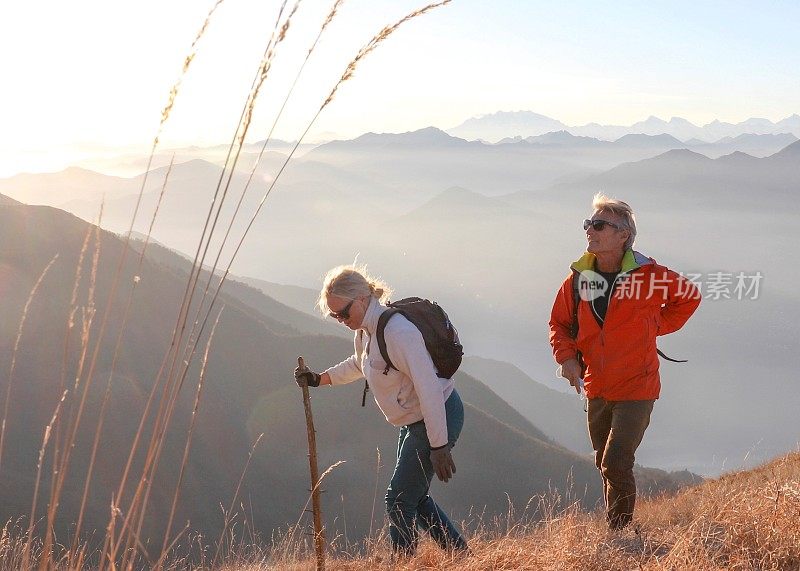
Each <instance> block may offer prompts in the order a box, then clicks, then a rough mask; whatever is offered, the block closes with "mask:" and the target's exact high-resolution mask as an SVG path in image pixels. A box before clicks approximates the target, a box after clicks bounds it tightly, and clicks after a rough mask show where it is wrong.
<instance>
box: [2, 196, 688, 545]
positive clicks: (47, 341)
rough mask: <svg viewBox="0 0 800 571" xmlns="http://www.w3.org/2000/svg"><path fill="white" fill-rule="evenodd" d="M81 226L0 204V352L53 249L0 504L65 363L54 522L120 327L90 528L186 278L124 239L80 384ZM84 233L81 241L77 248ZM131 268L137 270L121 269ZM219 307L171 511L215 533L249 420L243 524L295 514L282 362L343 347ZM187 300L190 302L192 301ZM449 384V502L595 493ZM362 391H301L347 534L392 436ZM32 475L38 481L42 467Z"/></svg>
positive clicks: (277, 521) (498, 404)
mask: <svg viewBox="0 0 800 571" xmlns="http://www.w3.org/2000/svg"><path fill="white" fill-rule="evenodd" d="M90 230H91V227H90V226H89V225H88V224H86V223H85V222H83V221H81V220H79V219H78V218H76V217H74V216H71V215H69V214H66V213H64V212H62V211H59V210H56V209H53V208H49V207H31V206H24V205H5V206H2V207H0V242H2V243H3V244H4V247H3V249H2V250H0V255H1V256H2V257H1V258H0V269H1V270H2V276H3V282H2V283H3V284H4V292H3V296H2V298H0V305H1V306H2V312H0V315H1V316H2V317H1V318H0V332H2V336H0V352H2V354H4V355H6V356H7V358H8V357H10V355H11V352H12V349H13V345H14V339H15V332H16V330H17V327H18V324H19V320H20V316H21V312H22V308H23V306H24V305H25V301H26V298H27V297H28V294H29V292H30V291H31V287H32V285H33V283H34V282H35V281H36V279H37V277H38V276H39V275H40V273H41V271H42V269H43V268H44V267H45V266H46V265H47V264H48V262H49V261H50V260H51V259H52V258H53V255H54V254H56V253H58V254H59V257H58V258H57V260H56V261H55V262H54V263H53V265H52V267H51V269H50V271H49V272H48V274H47V275H46V277H45V279H44V280H43V281H42V283H41V286H40V289H39V291H38V292H37V294H36V296H35V297H34V298H33V299H32V302H31V304H30V308H29V311H28V314H27V319H26V321H25V328H24V331H23V336H22V339H21V344H20V347H19V350H18V351H17V353H16V370H15V376H14V384H13V386H12V390H11V399H12V400H11V404H12V406H11V410H12V414H11V415H10V416H9V419H8V424H7V430H8V433H7V441H6V448H5V451H4V461H3V464H2V467H3V473H2V474H0V477H2V478H3V481H4V482H6V485H4V486H3V487H2V488H1V489H0V494H1V495H2V497H0V505H2V513H0V517H2V518H4V519H5V520H8V519H13V518H16V517H17V516H20V515H25V514H27V510H29V509H30V498H31V493H32V485H33V481H34V475H35V474H34V471H35V458H36V451H37V450H38V448H39V446H40V444H41V441H40V440H41V434H42V431H43V429H44V426H46V425H47V423H48V421H49V419H50V417H51V416H52V414H53V410H54V408H55V405H56V403H57V401H58V399H59V398H60V396H61V394H62V388H61V387H62V383H63V382H65V381H67V380H69V383H68V385H67V386H71V384H72V382H73V381H72V379H75V378H76V377H77V378H79V381H78V384H77V387H76V389H77V390H76V394H80V393H81V392H82V391H83V390H84V387H86V391H87V392H86V394H87V404H86V415H87V416H86V418H85V419H84V421H83V423H82V425H81V429H80V430H79V432H78V441H77V444H76V446H75V449H74V452H73V454H74V457H73V461H72V464H71V470H70V472H69V474H68V480H67V488H66V491H65V493H64V496H63V497H62V502H61V507H60V510H61V511H60V514H61V515H60V517H59V519H58V528H59V530H60V533H62V534H65V533H66V530H67V529H68V528H69V526H70V523H71V522H72V521H73V518H74V517H75V514H76V509H77V503H78V501H79V499H80V492H81V490H82V484H83V482H84V480H85V474H86V467H87V458H88V456H87V455H88V454H89V452H90V443H91V438H92V435H93V432H94V427H95V422H96V419H97V411H98V410H99V406H100V401H101V400H102V396H103V394H104V391H105V386H106V382H107V380H108V378H109V373H110V366H111V357H112V351H113V345H114V343H113V340H115V339H116V338H117V336H118V335H119V334H120V333H122V336H121V340H122V351H121V353H120V354H119V357H118V361H117V364H116V369H115V372H114V376H113V379H112V382H111V390H112V398H111V401H110V403H109V411H108V417H107V421H106V425H105V428H104V431H103V433H102V438H101V441H100V450H99V455H98V461H97V462H98V464H97V468H96V475H95V478H94V480H93V486H92V488H91V494H90V503H89V507H88V510H87V520H86V526H87V528H86V529H88V530H91V529H100V528H103V527H104V526H105V521H106V519H107V515H108V506H109V502H110V501H111V494H112V490H113V489H114V488H115V486H116V485H117V483H118V481H119V477H120V473H121V469H122V467H123V466H124V464H125V459H126V456H127V452H128V450H129V446H130V442H131V439H132V436H133V433H134V432H135V430H136V426H137V424H138V422H139V418H140V416H141V414H142V411H143V407H144V404H145V401H146V398H147V394H148V392H149V391H150V390H151V387H152V386H153V383H154V380H155V379H156V378H157V371H158V369H159V363H160V362H161V360H162V358H163V356H164V354H165V351H166V350H167V348H168V347H169V342H170V335H171V332H172V331H173V327H174V324H175V318H176V316H177V312H178V308H179V306H180V303H179V302H180V300H181V297H182V295H183V291H184V287H185V285H184V279H183V278H182V277H181V276H180V275H179V272H176V271H175V270H174V269H172V268H171V267H168V266H169V264H167V265H165V264H161V263H155V262H153V261H151V259H149V258H145V259H144V261H143V264H142V266H141V268H139V267H138V260H137V256H136V255H135V253H134V252H131V253H129V255H128V256H127V261H126V262H125V264H124V265H123V266H122V271H121V287H120V290H119V293H118V296H117V298H116V299H115V300H114V301H113V303H112V304H111V313H110V314H109V317H108V326H107V331H106V337H105V339H104V341H103V343H102V344H101V345H100V346H99V353H98V355H99V361H98V364H97V368H96V369H95V371H94V377H93V383H92V384H91V385H87V384H86V379H85V378H84V377H80V375H78V374H77V369H76V367H77V357H76V356H75V355H74V350H75V348H76V347H77V346H78V345H79V341H78V339H77V338H76V334H75V333H74V332H73V334H72V336H71V341H70V342H69V344H68V348H69V349H71V350H69V351H68V353H67V354H68V358H67V361H66V362H64V361H63V355H64V350H65V349H64V347H65V332H66V324H67V322H68V316H69V314H70V312H71V310H72V306H71V302H70V300H71V292H72V290H73V282H74V280H75V272H76V268H77V265H78V257H79V254H80V250H81V244H82V242H83V240H84V236H86V234H87V232H89V231H90ZM99 240H100V241H99V248H100V250H99V252H100V258H99V265H98V267H97V271H96V283H95V287H93V288H91V291H93V292H94V294H95V300H94V307H97V308H98V310H99V311H100V313H98V315H97V317H96V319H97V321H98V322H99V321H100V320H101V319H104V318H105V316H104V314H103V311H104V308H105V307H106V303H107V300H108V295H109V292H110V288H111V283H112V281H113V278H114V275H115V272H116V267H117V264H118V260H119V259H120V256H121V255H122V253H123V242H122V241H121V240H120V239H119V238H118V237H116V236H114V235H113V234H110V233H107V232H103V231H101V232H100V234H99ZM94 248H95V246H94V245H93V242H90V247H89V254H88V255H87V259H88V258H91V254H92V252H93V250H94ZM90 273H91V272H90V271H89V269H88V268H86V267H84V271H83V273H82V275H81V277H80V287H79V288H78V290H77V293H78V297H77V300H78V301H77V305H78V315H79V316H80V315H85V312H83V310H81V307H83V306H86V305H87V295H88V294H89V291H90V287H89V285H90V284H89V276H90ZM134 276H138V279H137V280H134V279H133V277H134ZM134 284H136V285H135V287H136V289H135V292H134V295H133V306H132V308H131V312H130V318H129V321H128V324H127V327H126V329H125V330H124V332H120V325H121V315H122V314H123V312H124V309H125V304H126V301H127V299H128V294H129V292H130V289H131V288H132V287H134ZM223 306H224V311H223V312H222V315H221V319H220V322H219V326H218V328H217V330H216V334H215V337H214V339H213V343H212V349H211V353H210V357H209V361H208V364H207V370H206V383H205V386H204V389H203V390H204V392H203V399H202V401H201V406H200V411H199V416H198V420H197V426H196V430H195V435H194V440H193V447H192V453H191V455H190V461H189V465H188V467H187V473H186V476H185V480H184V486H183V488H182V493H181V498H182V501H181V504H180V510H179V513H178V515H177V518H178V521H190V522H191V526H192V528H193V529H194V530H197V531H201V532H204V533H205V534H206V535H207V536H211V537H215V536H216V532H218V530H219V528H220V525H221V516H220V514H219V511H218V505H219V504H220V503H223V504H226V503H227V501H229V499H230V497H231V494H232V493H233V489H234V488H235V486H236V482H237V481H238V478H239V476H240V472H241V469H242V466H243V465H244V463H245V460H246V457H247V451H248V448H249V446H250V445H251V444H252V442H253V441H254V440H255V438H256V436H257V435H258V434H260V433H264V439H263V441H262V443H261V445H260V447H259V448H258V449H257V450H256V453H255V455H254V457H253V462H252V464H251V466H250V468H249V471H248V473H247V477H246V479H245V487H244V490H243V491H242V496H241V497H243V498H248V502H250V504H251V505H252V507H251V508H250V511H251V512H252V516H253V518H254V525H255V526H256V528H257V529H259V530H261V531H262V532H265V533H270V532H271V530H274V529H276V528H279V527H281V526H283V525H286V524H288V523H293V522H294V521H295V520H296V518H297V516H298V514H299V513H300V510H301V509H302V507H303V505H304V504H305V501H306V496H307V491H306V490H307V459H306V452H305V448H306V434H305V421H304V417H303V413H302V401H301V398H300V392H299V390H298V389H297V387H296V386H295V385H294V382H293V380H292V376H291V370H292V368H293V366H294V363H295V362H296V357H297V355H298V354H303V355H304V356H305V357H306V362H307V363H308V364H309V365H310V366H312V367H315V368H318V369H321V368H323V367H325V366H327V365H329V364H333V363H335V362H338V361H339V360H340V359H341V358H342V357H344V356H346V355H347V354H349V353H350V352H351V351H352V342H351V341H350V340H347V339H340V338H337V337H331V336H323V335H298V334H293V333H292V331H291V329H290V328H288V329H287V326H286V325H283V328H281V325H282V324H281V323H280V322H278V321H276V320H275V319H274V317H273V316H272V315H268V314H266V313H261V311H266V309H265V308H264V307H260V308H257V309H254V307H252V306H249V305H247V304H245V303H242V302H241V301H240V300H238V299H236V297H235V296H232V295H230V294H228V293H223V296H222V297H221V303H220V305H219V308H222V307H223ZM190 315H194V311H193V310H192V311H190ZM190 323H191V322H190ZM78 324H80V318H78ZM89 333H90V337H89V338H90V343H91V346H92V347H93V346H94V343H96V335H97V333H98V331H97V329H96V325H95V328H93V329H91V330H90V332H89ZM207 334H208V332H207V331H206V333H205V335H204V337H203V338H201V339H200V344H201V347H202V346H204V345H205V341H206V339H205V337H206V336H207ZM62 363H63V367H64V369H63V371H64V374H63V376H62ZM197 381H198V363H197V362H195V363H194V365H193V366H192V367H191V369H190V370H189V375H188V377H187V380H186V384H185V388H184V390H183V391H182V392H181V393H180V397H179V401H178V406H177V409H176V412H175V415H174V418H173V420H172V423H171V425H170V430H169V431H168V436H167V441H166V445H165V450H164V456H163V459H162V462H161V464H160V469H159V473H158V474H157V476H156V478H155V480H154V482H155V487H154V491H153V495H152V503H151V508H150V510H149V512H148V513H149V517H148V519H147V522H146V526H145V532H144V537H147V536H150V537H153V536H158V533H159V530H160V529H161V527H162V526H163V525H164V522H165V519H166V514H167V511H168V509H169V505H170V500H171V494H172V490H173V486H174V483H175V481H176V476H177V469H178V467H179V464H180V462H179V458H180V454H181V452H182V449H183V441H184V439H185V434H186V428H187V426H188V421H189V415H190V412H191V408H192V401H193V398H194V386H196V384H197ZM8 382H9V380H8V378H7V377H3V378H2V384H0V393H2V394H5V392H6V390H8V384H7V383H8ZM458 383H459V384H458V386H459V388H460V389H461V390H462V391H463V394H464V400H465V401H466V402H467V403H468V413H467V415H468V416H467V424H466V428H465V430H464V433H463V435H462V438H461V441H460V442H459V445H458V447H457V448H456V451H455V457H456V462H457V463H458V466H459V471H458V476H457V477H456V479H455V480H454V481H453V483H451V484H448V485H447V486H441V485H437V486H435V487H434V488H435V489H434V493H435V494H436V495H437V496H438V497H440V498H442V501H443V503H444V504H445V505H447V506H448V508H449V509H451V511H452V512H453V513H454V514H456V516H457V517H460V516H464V515H466V513H467V512H468V510H469V509H470V508H471V507H476V508H478V509H481V508H482V507H484V506H485V507H486V510H487V514H498V515H500V514H503V513H505V511H506V509H507V502H508V501H509V499H510V500H512V501H513V502H515V503H516V504H519V505H524V503H525V502H526V500H527V499H528V498H529V497H530V496H531V495H532V494H534V493H538V492H543V491H545V490H546V489H548V487H549V486H556V487H560V486H562V485H563V486H565V485H566V483H567V481H568V480H569V479H571V480H572V481H573V482H574V486H575V488H576V489H579V490H581V491H582V492H583V490H586V493H585V497H583V501H584V502H585V504H586V505H593V504H594V503H595V501H596V500H597V499H598V498H599V495H600V485H599V478H598V477H597V475H596V473H595V469H594V466H593V465H592V463H591V462H590V461H589V459H588V458H586V457H580V456H577V455H575V454H573V453H571V452H569V451H567V450H566V449H564V448H562V447H560V446H558V445H556V444H553V443H551V442H549V441H546V440H545V439H544V438H543V437H542V435H541V433H540V432H539V431H538V429H536V428H535V427H533V426H532V425H531V424H530V423H529V422H528V421H526V420H525V419H524V418H523V417H522V415H520V414H519V413H518V412H516V411H515V410H514V409H512V408H511V407H510V406H508V405H507V404H506V403H505V402H504V401H503V400H502V399H500V398H499V397H497V396H496V395H494V394H493V393H491V392H490V391H488V390H487V389H486V388H485V387H484V386H483V385H482V384H481V383H479V382H477V381H475V380H474V379H471V378H469V377H468V376H467V375H465V374H459V381H458ZM71 394H72V393H70V395H69V397H68V398H67V400H66V402H65V404H64V407H65V414H67V415H68V414H69V411H70V410H73V407H74V406H75V401H74V397H72V396H71ZM360 396H361V384H360V383H354V384H353V385H351V386H349V387H344V388H339V389H337V390H330V389H319V390H316V391H314V392H313V399H314V413H315V421H316V423H317V429H318V434H317V444H318V449H319V456H320V463H321V466H322V467H323V468H324V467H326V466H328V465H330V464H332V463H334V462H336V461H338V460H345V461H346V464H344V465H343V466H341V467H339V468H337V469H336V470H335V471H334V472H333V473H332V474H331V475H330V476H329V477H328V478H327V480H326V488H327V490H328V492H329V494H328V496H327V497H328V498H342V497H344V498H346V503H347V505H348V508H347V525H348V530H349V533H350V534H351V538H352V537H353V536H354V535H358V534H359V533H363V532H364V531H366V530H367V529H368V528H369V514H370V513H371V511H372V508H371V503H372V498H371V497H370V494H365V493H364V490H372V489H373V488H374V486H375V481H374V478H375V447H376V446H377V447H378V448H379V449H380V450H381V451H382V467H381V469H380V472H381V475H380V486H381V487H382V486H383V485H384V483H385V481H386V479H387V473H388V471H389V470H390V469H391V467H392V464H393V459H392V456H393V454H394V451H395V440H396V431H395V430H394V429H392V428H391V427H389V426H388V425H386V423H385V421H384V419H383V418H382V416H381V415H380V414H379V413H378V411H377V410H376V407H375V406H374V403H371V404H369V405H368V406H367V407H366V408H364V409H362V408H361V407H360V406H359V403H360ZM145 437H146V435H145ZM662 483H663V485H664V486H665V487H670V486H672V485H673V483H672V482H671V480H666V479H665V480H662ZM11 484H13V485H11ZM659 485H661V484H659ZM42 489H43V490H47V489H49V482H48V477H47V476H46V477H45V480H44V481H43V484H42ZM343 501H344V500H343ZM44 504H46V501H44V502H42V505H44ZM337 506H338V503H336V502H334V501H333V500H328V501H327V502H326V515H327V521H328V525H329V528H330V529H331V530H332V531H331V535H335V530H337V529H339V527H338V526H339V525H340V523H339V522H337V521H335V520H336V518H337V516H338V515H339V514H338V508H337ZM378 513H381V511H380V509H378ZM37 515H40V514H37ZM62 536H63V535H62Z"/></svg>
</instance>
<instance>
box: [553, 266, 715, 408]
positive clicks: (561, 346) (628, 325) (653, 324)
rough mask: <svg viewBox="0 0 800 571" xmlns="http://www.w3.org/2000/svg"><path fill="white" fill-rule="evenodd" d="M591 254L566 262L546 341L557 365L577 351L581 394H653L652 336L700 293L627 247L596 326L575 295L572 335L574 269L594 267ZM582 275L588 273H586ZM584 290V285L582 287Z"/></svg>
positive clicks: (674, 323) (682, 318) (684, 313)
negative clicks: (575, 332) (574, 332)
mask: <svg viewBox="0 0 800 571" xmlns="http://www.w3.org/2000/svg"><path fill="white" fill-rule="evenodd" d="M594 262H595V256H594V254H590V253H588V252H587V253H586V254H584V255H583V257H581V259H580V260H578V261H577V262H574V263H573V264H572V266H571V270H572V272H571V273H570V275H569V276H568V277H567V279H565V280H564V283H563V284H562V285H561V289H560V290H559V291H558V294H557V295H556V299H555V303H553V310H552V313H551V315H550V345H551V346H552V347H553V356H554V357H555V359H556V361H557V362H558V363H559V364H561V363H564V362H565V361H567V360H569V359H572V358H575V356H576V354H577V352H578V351H580V352H581V353H582V355H583V360H584V362H585V364H586V375H585V378H584V382H585V389H586V396H587V397H588V398H597V397H601V398H603V399H606V400H611V401H621V400H649V399H657V398H658V396H659V393H660V391H661V381H660V378H659V374H658V367H659V362H658V354H657V353H656V337H657V336H658V335H666V334H667V333H672V332H673V331H677V330H678V329H680V328H681V327H682V326H683V324H684V323H686V321H687V320H688V319H689V317H691V315H692V313H694V311H695V310H696V309H697V306H698V305H700V292H699V290H698V289H697V287H695V285H694V284H692V283H691V282H690V281H689V280H687V279H685V278H684V277H683V276H681V275H679V274H677V273H676V272H673V271H672V270H669V269H667V268H666V267H664V266H660V265H658V264H656V262H655V260H653V259H652V258H648V257H646V256H643V255H642V254H640V253H639V252H634V251H633V250H628V251H627V252H626V253H625V256H624V257H623V259H622V269H621V270H620V274H619V275H618V276H617V279H616V284H617V285H616V289H615V290H614V293H613V294H612V297H611V299H610V300H609V302H608V310H607V312H606V318H605V321H604V323H603V327H602V328H601V327H600V326H599V325H598V323H597V320H596V319H595V317H594V315H593V314H592V309H591V307H590V306H589V302H588V301H586V297H585V296H584V294H581V296H580V299H579V302H578V323H579V324H580V326H579V328H578V338H577V339H573V338H572V337H571V335H570V328H571V325H572V319H573V310H574V303H573V298H574V293H573V284H572V279H573V275H574V274H575V273H579V274H580V273H581V272H586V271H587V270H593V269H594ZM581 275H583V276H586V275H589V274H586V273H583V274H581ZM584 291H587V290H584Z"/></svg>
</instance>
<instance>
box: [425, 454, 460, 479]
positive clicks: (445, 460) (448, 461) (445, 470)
mask: <svg viewBox="0 0 800 571" xmlns="http://www.w3.org/2000/svg"><path fill="white" fill-rule="evenodd" d="M431 463H432V464H433V470H434V471H435V472H436V476H437V477H438V478H439V479H440V480H441V481H442V482H447V481H448V480H449V479H450V478H452V477H453V474H455V473H456V463H455V462H453V456H452V455H451V454H450V446H449V445H448V446H445V447H444V448H439V449H437V450H431Z"/></svg>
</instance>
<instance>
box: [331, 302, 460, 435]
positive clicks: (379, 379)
mask: <svg viewBox="0 0 800 571" xmlns="http://www.w3.org/2000/svg"><path fill="white" fill-rule="evenodd" d="M384 311H386V306H385V305H383V304H381V303H380V302H379V301H378V300H377V299H375V298H372V299H371V300H370V303H369V307H368V308H367V311H366V313H365V314H364V321H363V322H362V324H361V329H360V330H357V331H356V334H355V339H354V345H355V353H354V354H353V355H351V356H350V357H348V358H347V359H345V360H344V361H342V362H341V363H339V364H338V365H336V366H334V367H331V368H330V369H328V370H327V371H325V372H326V373H328V375H330V378H331V384H333V385H343V384H346V383H352V382H353V381H357V380H359V379H363V378H364V377H366V379H367V381H368V382H369V387H370V390H371V391H372V394H373V395H374V397H375V402H376V403H378V407H379V408H380V409H381V412H383V414H384V416H386V420H387V421H389V423H390V424H392V425H394V426H406V425H408V424H412V423H414V422H417V421H419V420H424V421H425V428H426V430H427V432H428V440H429V441H430V444H431V447H432V448H436V447H439V446H444V445H445V444H447V418H446V416H445V410H444V402H445V401H446V400H447V398H448V397H449V396H450V394H451V393H452V392H453V385H454V381H453V380H452V379H441V378H439V377H438V376H437V375H436V368H435V367H434V365H433V360H432V359H431V356H430V354H429V353H428V350H427V349H426V348H425V341H424V340H423V338H422V333H420V332H419V329H417V328H416V327H415V326H414V324H413V323H411V322H410V321H409V320H408V319H406V318H405V317H404V316H402V315H399V314H398V315H395V316H394V317H392V318H391V319H390V320H389V323H387V325H386V329H385V330H384V338H385V339H386V351H387V352H388V354H389V359H391V361H392V364H393V365H394V366H395V367H397V370H395V369H389V372H388V373H387V374H385V375H384V374H383V371H384V370H385V369H386V362H385V361H384V360H383V357H381V352H380V350H379V349H378V340H377V338H376V337H375V331H376V330H377V327H378V317H380V315H381V313H383V312H384ZM361 330H363V332H364V334H363V335H362V331H361Z"/></svg>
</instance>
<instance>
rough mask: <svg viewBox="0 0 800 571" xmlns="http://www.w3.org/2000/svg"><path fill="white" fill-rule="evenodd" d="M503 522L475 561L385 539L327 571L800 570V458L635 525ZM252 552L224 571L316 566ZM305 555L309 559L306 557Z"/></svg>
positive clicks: (653, 506)
mask: <svg viewBox="0 0 800 571" xmlns="http://www.w3.org/2000/svg"><path fill="white" fill-rule="evenodd" d="M508 527H509V526H508V522H507V521H505V520H503V521H496V522H494V523H493V524H489V525H485V526H481V527H480V528H479V529H477V530H475V531H473V532H472V533H470V537H469V543H470V547H471V549H472V554H471V555H470V556H469V557H465V558H453V557H451V556H449V555H447V554H445V553H444V552H442V551H440V550H439V549H438V548H437V547H436V546H435V545H434V544H433V543H431V542H429V541H426V542H424V543H423V545H422V546H421V548H420V550H419V552H418V554H417V555H416V556H415V557H413V558H411V559H407V560H404V561H395V562H392V561H391V560H390V558H389V553H388V549H387V547H386V544H385V541H383V540H382V538H373V540H372V541H370V542H368V544H367V546H366V549H365V551H364V553H366V555H358V556H350V555H347V554H346V553H342V552H338V553H333V554H331V555H330V556H329V557H328V560H327V565H326V568H327V569H330V570H341V571H356V570H362V569H395V570H399V571H405V570H407V571H410V570H418V569H459V570H465V571H478V570H489V569H492V570H495V569H509V570H510V569H537V570H549V569H552V570H559V571H560V570H570V569H574V570H581V571H583V570H587V569H603V570H616V569H620V570H622V569H643V570H655V569H669V570H686V569H693V570H703V571H706V570H708V571H710V570H781V571H784V570H786V571H788V570H798V569H800V453H793V454H790V455H788V456H785V457H783V458H780V459H777V460H775V461H773V462H771V463H770V464H768V465H766V466H763V467H761V468H758V469H756V470H753V471H750V472H741V473H735V474H730V475H727V476H723V477H722V478H720V479H718V480H713V481H709V482H706V483H704V484H702V485H700V486H698V487H695V488H691V489H687V490H685V491H683V492H681V493H679V494H678V495H676V496H671V497H662V498H656V499H650V500H644V501H641V502H640V504H639V506H638V509H637V517H636V521H635V525H634V526H632V527H631V528H629V529H627V530H624V531H621V532H612V531H609V530H608V529H607V528H606V526H605V523H604V520H603V517H602V515H601V514H598V513H593V514H589V513H582V512H580V511H579V510H578V509H577V507H575V506H572V507H570V508H568V509H567V510H565V511H562V512H559V513H553V512H551V513H550V515H549V516H548V517H547V519H546V520H544V521H542V522H539V523H535V524H534V523H528V524H524V523H522V524H520V525H516V526H511V528H510V530H508ZM278 547H279V546H278V545H276V546H275V547H274V548H273V549H272V550H263V549H256V548H253V551H252V553H251V556H250V557H249V558H246V557H243V556H242V554H240V555H239V556H238V557H235V558H233V560H230V561H228V563H226V564H225V565H224V566H223V567H222V569H225V571H268V570H278V569H280V570H298V571H299V570H307V569H314V568H315V561H314V559H313V550H312V549H311V546H310V545H306V546H305V547H304V546H303V545H294V546H293V547H294V548H293V549H290V548H287V546H281V547H280V548H278ZM301 554H304V555H301Z"/></svg>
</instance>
